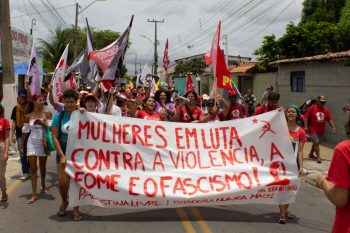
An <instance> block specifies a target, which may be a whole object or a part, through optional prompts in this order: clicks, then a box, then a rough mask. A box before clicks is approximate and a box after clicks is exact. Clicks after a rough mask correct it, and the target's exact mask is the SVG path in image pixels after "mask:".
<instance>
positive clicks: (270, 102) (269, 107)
mask: <svg viewBox="0 0 350 233" xmlns="http://www.w3.org/2000/svg"><path fill="white" fill-rule="evenodd" d="M279 100H280V94H278V93H277V92H274V91H272V92H270V93H269V95H268V96H267V103H266V104H261V105H260V106H259V107H258V108H257V109H256V111H255V113H254V115H260V114H263V113H266V112H270V111H273V110H275V109H277V108H278V101H279Z"/></svg>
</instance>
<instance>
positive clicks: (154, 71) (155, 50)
mask: <svg viewBox="0 0 350 233" xmlns="http://www.w3.org/2000/svg"><path fill="white" fill-rule="evenodd" d="M147 22H149V23H154V62H153V74H154V75H157V69H158V55H157V44H158V43H157V42H158V41H157V23H164V19H163V20H162V21H158V20H154V19H153V20H149V19H147Z"/></svg>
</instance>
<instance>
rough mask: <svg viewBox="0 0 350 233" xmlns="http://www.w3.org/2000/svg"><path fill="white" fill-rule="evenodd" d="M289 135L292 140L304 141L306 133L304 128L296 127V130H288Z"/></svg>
mask: <svg viewBox="0 0 350 233" xmlns="http://www.w3.org/2000/svg"><path fill="white" fill-rule="evenodd" d="M289 136H290V139H291V140H292V142H296V141H298V142H306V141H307V139H306V133H305V130H304V129H303V128H300V127H298V129H297V130H296V131H294V132H293V131H290V130H289Z"/></svg>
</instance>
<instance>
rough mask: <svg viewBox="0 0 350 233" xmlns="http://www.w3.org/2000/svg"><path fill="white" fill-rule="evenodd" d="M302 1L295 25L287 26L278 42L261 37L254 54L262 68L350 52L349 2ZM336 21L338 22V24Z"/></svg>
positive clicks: (349, 0)
mask: <svg viewBox="0 0 350 233" xmlns="http://www.w3.org/2000/svg"><path fill="white" fill-rule="evenodd" d="M346 3H347V5H346V6H345V5H344V4H345V0H305V1H304V3H303V6H304V7H303V12H302V19H301V22H300V23H299V24H298V25H294V24H293V23H289V24H288V25H287V27H286V33H285V34H284V35H283V36H282V37H281V38H279V39H276V38H275V36H274V35H272V36H266V37H264V41H263V44H262V46H261V47H260V48H259V49H257V50H256V51H255V53H254V54H255V55H257V56H258V60H259V61H260V62H261V68H262V69H263V70H264V69H265V70H266V69H267V67H268V63H269V62H272V61H275V60H277V59H288V58H297V57H306V56H314V55H318V54H326V53H331V52H338V51H342V50H347V49H350V40H348V38H350V0H346ZM338 21H339V23H338ZM347 29H349V30H347Z"/></svg>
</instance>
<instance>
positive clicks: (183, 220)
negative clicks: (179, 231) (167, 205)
mask: <svg viewBox="0 0 350 233" xmlns="http://www.w3.org/2000/svg"><path fill="white" fill-rule="evenodd" d="M176 213H177V214H178V215H179V216H180V218H181V223H182V225H183V227H184V228H185V231H186V232H187V233H196V230H195V229H194V227H193V226H192V224H191V221H190V220H189V219H188V217H187V215H186V212H185V210H184V209H183V208H176Z"/></svg>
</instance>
